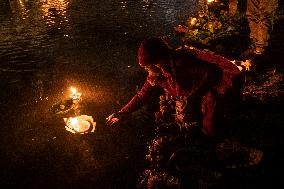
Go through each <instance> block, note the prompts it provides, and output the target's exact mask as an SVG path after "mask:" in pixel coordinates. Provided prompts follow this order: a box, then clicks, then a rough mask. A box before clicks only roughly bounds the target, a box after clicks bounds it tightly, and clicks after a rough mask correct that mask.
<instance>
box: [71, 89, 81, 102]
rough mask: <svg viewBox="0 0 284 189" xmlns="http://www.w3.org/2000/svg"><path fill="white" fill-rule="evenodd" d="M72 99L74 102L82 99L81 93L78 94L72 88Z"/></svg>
mask: <svg viewBox="0 0 284 189" xmlns="http://www.w3.org/2000/svg"><path fill="white" fill-rule="evenodd" d="M70 97H71V98H72V99H74V100H78V99H79V98H80V97H81V93H78V92H77V89H76V88H74V87H71V94H70Z"/></svg>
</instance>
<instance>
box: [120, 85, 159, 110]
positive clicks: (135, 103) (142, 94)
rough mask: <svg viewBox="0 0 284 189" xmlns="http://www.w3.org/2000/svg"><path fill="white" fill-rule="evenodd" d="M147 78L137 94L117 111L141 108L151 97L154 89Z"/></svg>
mask: <svg viewBox="0 0 284 189" xmlns="http://www.w3.org/2000/svg"><path fill="white" fill-rule="evenodd" d="M156 87H157V86H152V85H151V84H150V83H149V82H148V80H147V81H146V82H145V83H144V85H143V86H142V88H141V89H140V90H139V91H138V92H137V94H136V95H135V96H134V97H133V98H132V99H131V100H130V101H129V102H128V103H127V104H126V105H125V106H124V107H123V108H121V110H120V111H119V113H132V112H134V111H136V110H138V109H139V108H141V107H142V106H143V105H144V104H145V103H146V102H147V101H149V100H150V99H151V96H152V94H153V91H154V89H156Z"/></svg>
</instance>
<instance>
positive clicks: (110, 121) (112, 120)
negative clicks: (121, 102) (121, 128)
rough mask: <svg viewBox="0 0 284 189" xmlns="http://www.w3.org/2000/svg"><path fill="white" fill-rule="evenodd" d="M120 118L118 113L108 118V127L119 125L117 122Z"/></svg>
mask: <svg viewBox="0 0 284 189" xmlns="http://www.w3.org/2000/svg"><path fill="white" fill-rule="evenodd" d="M119 117H120V116H119V114H118V113H113V114H111V115H110V116H108V117H107V118H106V125H108V126H111V125H113V124H115V123H117V122H118V121H119V120H120V118H119Z"/></svg>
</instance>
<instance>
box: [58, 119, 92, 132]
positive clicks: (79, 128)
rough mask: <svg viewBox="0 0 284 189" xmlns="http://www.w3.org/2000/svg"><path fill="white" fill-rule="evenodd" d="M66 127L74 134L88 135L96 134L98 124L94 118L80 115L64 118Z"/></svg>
mask: <svg viewBox="0 0 284 189" xmlns="http://www.w3.org/2000/svg"><path fill="white" fill-rule="evenodd" d="M63 120H64V122H65V124H66V126H65V129H66V130H67V131H69V132H71V133H73V134H86V133H90V132H94V131H95V128H96V122H94V119H93V117H92V116H88V115H80V116H77V117H69V118H63Z"/></svg>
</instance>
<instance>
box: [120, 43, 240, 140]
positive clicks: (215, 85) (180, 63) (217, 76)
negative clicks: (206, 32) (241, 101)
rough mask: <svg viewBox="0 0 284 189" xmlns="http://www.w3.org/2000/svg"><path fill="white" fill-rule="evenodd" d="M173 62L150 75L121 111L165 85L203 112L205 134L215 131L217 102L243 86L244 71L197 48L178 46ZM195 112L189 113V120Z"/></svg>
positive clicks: (133, 107) (139, 103)
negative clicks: (214, 121) (162, 70)
mask: <svg viewBox="0 0 284 189" xmlns="http://www.w3.org/2000/svg"><path fill="white" fill-rule="evenodd" d="M170 64H171V65H170V68H171V71H164V72H163V73H162V75H163V76H162V77H161V78H154V79H155V80H154V79H153V78H151V77H150V76H148V77H147V80H146V82H145V83H144V85H143V86H142V88H141V89H140V91H139V92H138V93H137V94H136V95H135V96H134V97H133V98H132V99H131V100H130V101H129V103H127V104H126V105H125V106H124V107H123V108H122V109H121V110H120V111H119V113H131V112H134V111H136V110H137V109H139V108H140V107H141V106H143V105H144V104H145V103H146V102H147V101H148V100H149V99H151V98H150V97H151V95H152V92H153V90H155V89H156V88H157V87H162V88H163V89H164V91H165V93H167V94H170V95H172V96H173V97H179V96H183V97H186V98H187V99H188V102H189V103H188V104H189V106H192V107H195V109H196V110H195V113H196V111H197V112H199V114H200V115H201V121H202V126H203V128H202V129H203V131H204V132H205V134H207V135H212V134H213V133H214V129H213V119H214V111H215V107H216V103H218V101H219V99H220V98H223V97H226V96H228V95H231V94H232V91H238V90H235V89H238V88H240V84H241V80H239V78H240V75H241V72H240V71H239V69H238V68H237V66H236V65H234V64H233V63H231V62H230V61H229V60H228V59H226V58H224V57H222V56H219V55H216V54H213V53H212V52H205V51H202V50H198V49H195V48H181V49H179V50H175V51H174V53H173V55H172V61H171V62H170ZM191 109H194V108H191ZM193 112H194V111H193ZM193 112H191V111H188V113H187V114H186V116H187V117H188V120H189V121H190V119H191V117H192V116H193V115H192V114H193ZM193 117H194V116H193Z"/></svg>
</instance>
